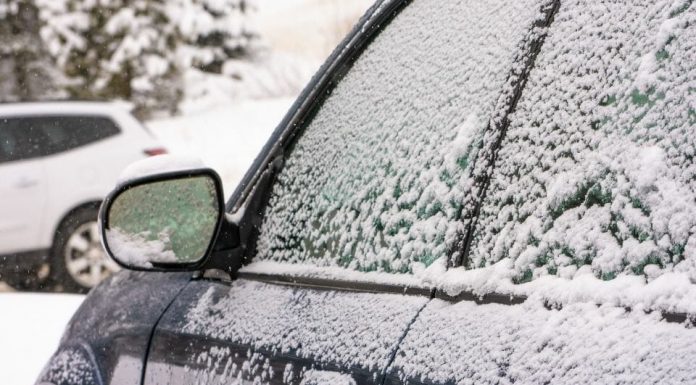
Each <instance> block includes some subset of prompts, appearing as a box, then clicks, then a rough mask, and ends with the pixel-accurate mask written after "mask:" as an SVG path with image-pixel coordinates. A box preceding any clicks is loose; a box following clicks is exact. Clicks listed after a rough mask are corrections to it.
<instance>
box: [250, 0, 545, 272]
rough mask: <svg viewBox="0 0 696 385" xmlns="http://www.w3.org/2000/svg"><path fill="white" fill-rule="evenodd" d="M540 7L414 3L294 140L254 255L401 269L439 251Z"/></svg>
mask: <svg viewBox="0 0 696 385" xmlns="http://www.w3.org/2000/svg"><path fill="white" fill-rule="evenodd" d="M540 9H541V1H537V0H523V1H514V2H510V1H502V0H495V1H484V0H474V1H465V2H461V1H446V2H443V1H436V0H419V1H415V2H413V3H411V4H410V5H409V6H408V7H407V8H406V9H405V10H404V11H402V12H401V13H400V14H399V15H398V16H397V17H396V18H395V19H394V20H393V21H392V22H391V23H390V24H389V25H388V26H387V27H386V28H385V30H384V31H383V32H381V33H380V35H379V36H378V37H377V38H376V39H375V40H374V41H373V42H372V43H371V45H370V46H369V47H368V48H367V49H366V51H365V52H364V53H363V54H362V55H361V56H360V57H359V58H358V59H357V60H356V62H355V63H354V65H353V67H352V68H351V70H350V71H349V72H348V74H347V75H346V76H345V77H344V78H343V79H342V80H341V81H340V82H339V84H338V85H337V87H336V88H335V89H334V90H333V91H332V94H331V95H330V96H329V97H328V98H327V99H326V100H325V101H324V102H323V105H322V106H321V108H320V109H319V111H318V113H317V114H316V116H315V117H314V118H313V119H312V121H311V122H310V123H309V125H308V126H307V127H306V128H305V130H304V133H303V134H302V135H301V137H300V138H299V139H298V140H297V141H296V142H295V144H294V147H293V148H292V150H291V152H290V154H289V156H288V157H287V159H286V163H285V165H284V168H283V170H282V172H281V173H280V174H279V175H278V178H277V182H276V183H275V185H274V187H273V188H272V192H271V197H270V200H269V205H268V207H267V209H266V215H265V219H264V222H263V224H262V227H261V232H260V236H259V239H258V243H257V249H258V250H257V255H256V257H255V258H256V259H257V260H270V261H276V262H291V263H300V262H301V263H309V264H313V265H319V266H341V267H346V268H349V269H356V270H360V271H385V272H402V273H404V272H405V273H408V272H411V271H413V269H414V267H415V266H423V265H429V264H431V263H432V262H433V261H435V260H436V259H438V258H440V257H444V256H446V255H447V253H448V251H449V250H450V249H451V248H452V247H453V244H454V242H455V240H456V239H457V235H458V234H461V232H462V231H463V226H464V224H463V221H462V220H461V218H462V217H463V216H464V215H465V213H467V212H470V210H471V209H472V208H473V202H474V199H475V197H472V196H471V194H470V193H469V192H470V188H471V185H472V178H471V177H469V175H470V169H471V167H472V165H473V163H474V161H475V159H476V154H477V151H478V149H479V148H480V146H481V145H482V137H483V131H484V130H485V128H486V127H487V125H488V124H489V120H490V119H491V117H492V116H493V115H494V113H495V111H494V109H495V108H497V107H496V106H497V105H499V98H500V97H501V95H502V94H504V92H505V90H506V89H508V88H510V84H509V83H508V82H507V79H508V76H509V75H508V74H509V73H510V71H511V69H512V68H513V66H514V65H515V63H516V62H517V61H518V60H519V55H520V54H519V52H520V48H519V46H520V41H521V40H522V39H523V37H524V36H525V34H526V33H527V32H528V31H529V30H530V29H531V26H532V25H533V23H534V21H535V19H536V18H538V17H540ZM416 264H417V265H416Z"/></svg>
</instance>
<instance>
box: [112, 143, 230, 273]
mask: <svg viewBox="0 0 696 385" xmlns="http://www.w3.org/2000/svg"><path fill="white" fill-rule="evenodd" d="M165 157H166V158H169V156H162V157H161V158H165ZM153 159H154V158H153ZM157 162H165V163H166V159H158V160H156V161H155V162H148V163H157ZM169 164H170V165H171V162H170V163H169ZM138 167H140V171H142V170H147V171H146V172H139V173H131V174H132V175H130V176H128V177H126V178H123V177H122V178H121V179H122V181H121V184H120V185H119V186H118V187H117V188H116V189H115V190H114V191H113V192H112V193H111V194H109V196H108V197H107V199H106V200H105V201H104V203H103V204H102V208H101V210H100V215H99V216H100V218H99V222H100V225H101V233H102V242H103V244H104V248H105V249H106V251H107V253H108V254H109V255H110V256H111V258H113V259H114V260H115V261H116V262H117V263H118V264H119V265H121V266H123V267H125V268H127V269H131V270H153V271H192V270H197V269H200V268H201V267H202V266H203V265H204V264H205V262H206V260H207V259H208V257H209V256H210V254H211V250H212V247H213V244H214V243H215V240H216V238H217V236H218V233H219V232H220V227H221V224H222V221H223V220H224V202H223V194H222V184H221V183H220V177H219V176H218V175H217V173H216V172H215V171H213V170H212V169H209V168H191V167H182V168H183V169H180V170H176V171H166V172H164V173H155V172H154V170H157V169H158V168H157V167H150V166H148V165H145V167H142V165H141V166H137V167H136V168H138ZM160 169H161V168H160Z"/></svg>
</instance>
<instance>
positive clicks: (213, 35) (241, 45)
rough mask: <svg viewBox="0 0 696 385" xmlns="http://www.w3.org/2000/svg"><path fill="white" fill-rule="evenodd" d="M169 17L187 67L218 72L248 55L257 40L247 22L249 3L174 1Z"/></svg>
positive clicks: (233, 0)
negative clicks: (178, 39) (226, 64)
mask: <svg viewBox="0 0 696 385" xmlns="http://www.w3.org/2000/svg"><path fill="white" fill-rule="evenodd" d="M168 9H169V18H170V20H171V21H172V23H174V25H175V26H176V29H177V31H178V34H179V36H180V39H181V46H180V49H179V53H180V57H181V58H182V60H183V62H184V63H185V65H187V66H191V67H194V68H198V69H200V70H202V71H204V72H212V73H221V72H222V67H223V65H224V63H225V61H227V60H229V59H238V58H243V57H246V56H248V55H249V54H250V53H251V52H253V50H254V48H255V46H256V45H257V44H256V43H257V41H258V34H257V33H256V32H255V31H254V30H253V28H252V27H251V25H250V23H249V17H250V13H251V12H253V11H254V6H253V4H252V3H250V1H249V0H174V1H172V2H170V3H169V7H168Z"/></svg>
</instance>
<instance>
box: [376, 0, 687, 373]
mask: <svg viewBox="0 0 696 385" xmlns="http://www.w3.org/2000/svg"><path fill="white" fill-rule="evenodd" d="M617 20H621V21H622V22H621V28H615V27H616V24H615V23H614V22H615V21H617ZM694 21H696V7H694V5H693V4H691V3H678V4H677V3H674V2H672V1H633V2H614V1H606V0H602V1H593V2H591V3H590V2H586V1H574V0H570V1H563V2H561V4H560V7H559V8H558V10H557V13H556V14H555V16H554V21H553V22H552V23H551V25H550V28H549V29H548V37H547V38H546V39H545V41H544V43H543V46H542V47H541V50H540V52H539V55H538V57H537V59H536V61H535V65H534V69H532V70H531V72H530V75H529V79H528V82H527V85H526V87H525V88H524V90H523V91H522V92H521V95H520V99H519V103H518V104H517V106H516V108H515V111H514V113H513V114H512V115H511V119H510V123H509V129H508V130H507V135H506V137H505V139H504V140H502V142H501V146H500V149H499V156H498V162H497V164H496V168H495V171H494V172H493V174H492V176H491V181H490V185H489V189H488V191H487V193H486V198H485V200H484V201H483V202H482V204H481V210H480V212H481V214H480V218H479V221H478V224H477V226H475V227H473V228H472V233H473V234H474V235H473V237H472V246H471V247H470V249H469V252H468V254H467V255H464V256H463V257H462V258H461V259H460V260H459V261H458V262H454V263H453V265H456V266H458V267H455V268H452V269H450V270H449V271H448V273H447V279H446V280H441V281H440V282H439V283H435V282H434V283H433V286H436V287H438V290H437V293H436V294H435V296H436V297H437V299H435V300H433V301H431V302H430V303H429V304H428V305H427V306H426V308H425V309H424V310H423V311H422V312H421V313H420V314H419V317H418V318H417V320H416V321H415V322H414V323H413V324H412V325H411V327H410V330H409V332H408V333H407V335H406V337H405V338H404V339H403V341H402V343H401V344H400V347H399V351H398V352H397V354H396V355H395V360H394V362H393V365H392V367H391V368H390V369H389V370H388V373H389V374H388V378H387V381H386V382H385V383H386V384H431V385H432V384H443V385H444V384H448V385H450V384H513V383H514V384H578V383H587V384H687V383H694V379H695V378H696V376H695V374H694V370H693V364H692V363H693V362H694V359H695V358H696V332H695V331H694V328H693V314H694V307H693V306H692V305H691V301H690V300H688V301H683V300H682V299H686V298H693V295H694V293H696V285H694V276H695V274H696V271H695V269H694V266H695V265H694V254H692V251H691V250H694V249H693V245H696V243H694V242H695V241H696V227H694V225H695V224H696V219H695V218H696V217H695V216H694V213H695V212H696V193H695V191H696V184H695V183H696V182H695V181H696V180H695V179H694V175H695V174H694V171H695V170H696V163H695V162H694V157H693V154H694V149H695V148H696V135H695V133H696V132H695V126H694V124H695V123H696V121H695V120H694V116H695V115H694V111H696V107H695V105H694V99H693V95H694V94H693V90H694V89H693V84H694V83H693V80H694V79H696V67H694V60H693V58H694V54H695V53H696V24H694Z"/></svg>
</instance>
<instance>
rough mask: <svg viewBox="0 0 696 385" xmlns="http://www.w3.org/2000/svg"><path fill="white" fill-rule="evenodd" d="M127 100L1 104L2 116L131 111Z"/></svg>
mask: <svg viewBox="0 0 696 385" xmlns="http://www.w3.org/2000/svg"><path fill="white" fill-rule="evenodd" d="M130 109H131V106H130V105H129V104H128V103H125V102H82V101H79V102H77V101H75V102H73V101H60V102H28V103H7V104H0V116H16V115H43V114H114V113H123V112H129V111H130Z"/></svg>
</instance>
